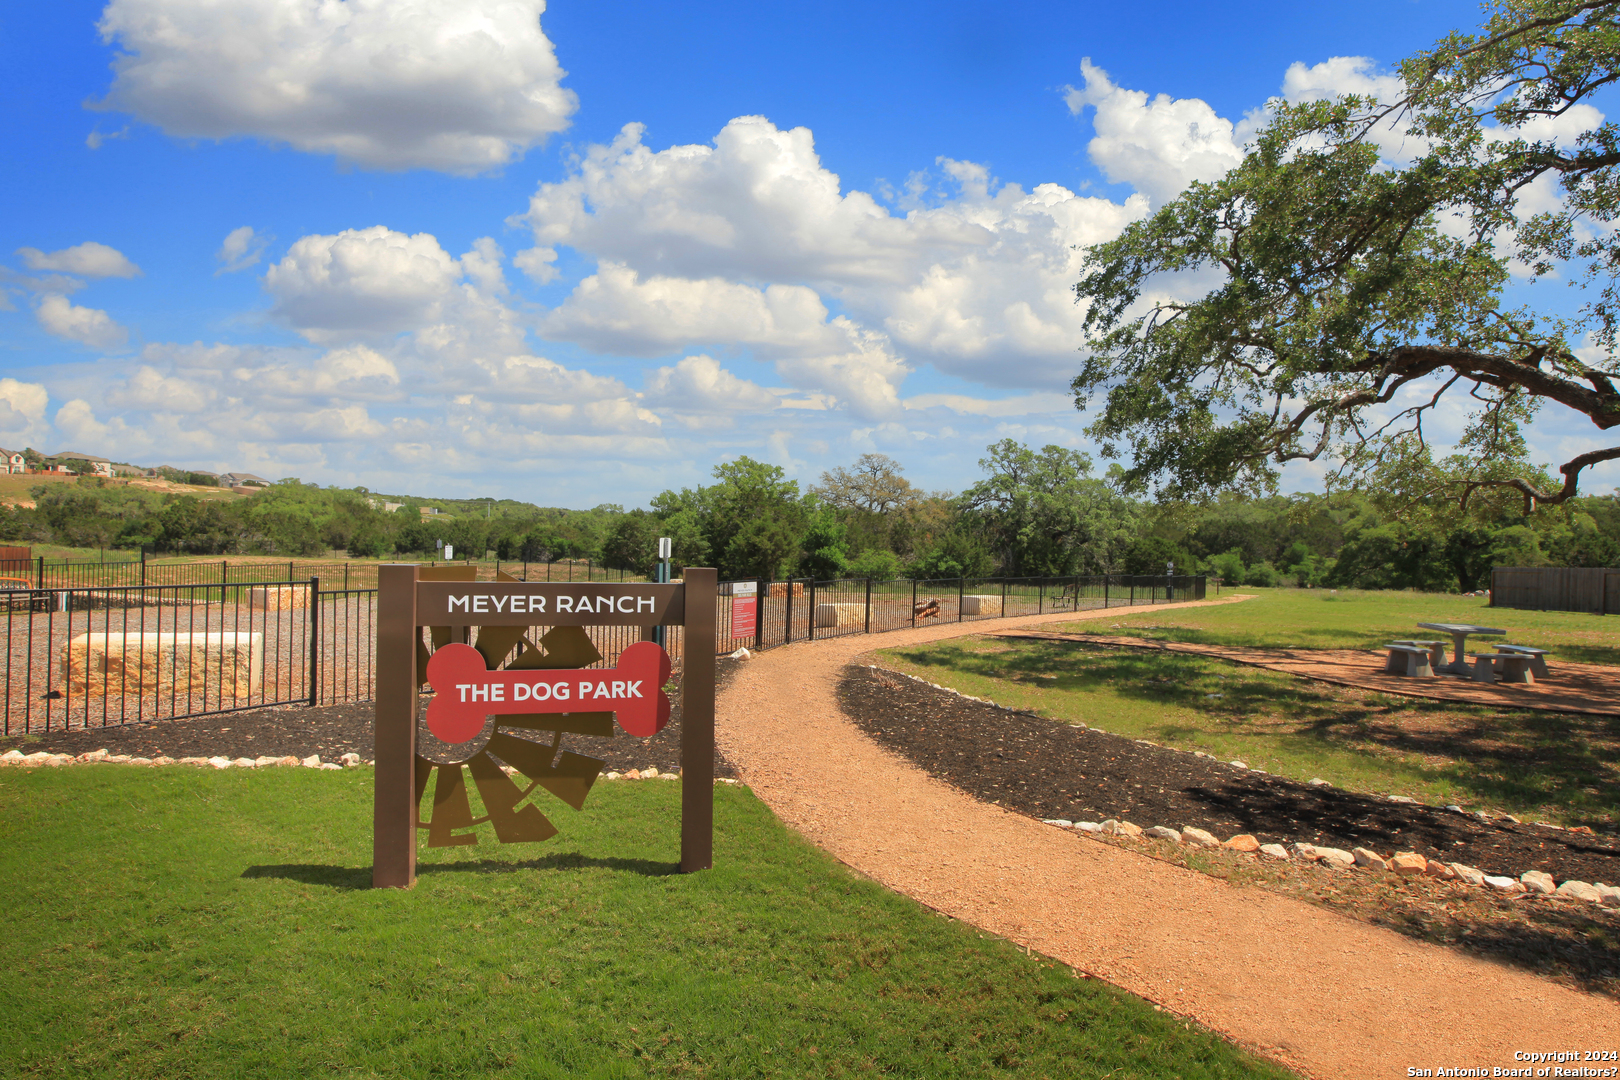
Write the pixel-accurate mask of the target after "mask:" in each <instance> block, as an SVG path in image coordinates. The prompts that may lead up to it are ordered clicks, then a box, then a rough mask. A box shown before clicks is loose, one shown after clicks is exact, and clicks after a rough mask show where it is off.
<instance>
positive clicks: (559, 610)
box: [416, 581, 686, 626]
mask: <svg viewBox="0 0 1620 1080" xmlns="http://www.w3.org/2000/svg"><path fill="white" fill-rule="evenodd" d="M685 589H686V586H685V585H683V584H668V585H662V584H648V585H642V584H636V585H631V584H623V585H610V584H604V583H601V582H591V583H586V582H579V583H577V584H570V583H564V582H507V581H499V582H483V581H480V582H473V581H468V582H459V581H423V582H418V583H417V586H416V604H417V611H416V615H417V618H416V621H417V624H418V625H421V626H445V625H450V626H503V625H505V626H676V625H680V623H681V622H682V621H683V619H684V616H685V612H686V605H685V599H686V595H685Z"/></svg>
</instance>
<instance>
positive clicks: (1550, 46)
mask: <svg viewBox="0 0 1620 1080" xmlns="http://www.w3.org/2000/svg"><path fill="white" fill-rule="evenodd" d="M1488 11H1489V16H1488V21H1487V25H1486V28H1485V31H1484V33H1482V34H1480V35H1477V36H1471V35H1466V34H1454V35H1452V36H1451V37H1449V38H1447V39H1446V40H1445V41H1443V42H1441V43H1440V44H1439V45H1437V46H1436V47H1435V48H1434V49H1433V50H1430V51H1429V52H1426V53H1421V54H1419V55H1417V56H1415V57H1413V58H1411V59H1410V60H1408V61H1406V62H1405V63H1404V64H1403V65H1402V68H1401V71H1402V75H1403V77H1404V80H1405V83H1406V86H1407V87H1408V93H1407V96H1406V97H1405V98H1404V99H1403V100H1402V101H1399V102H1388V103H1386V102H1376V101H1372V100H1369V99H1366V98H1358V97H1347V98H1343V99H1341V100H1339V101H1334V102H1322V101H1311V102H1302V103H1288V102H1283V101H1277V102H1273V103H1272V106H1271V109H1272V112H1271V116H1270V119H1269V121H1268V122H1267V124H1266V126H1265V127H1264V128H1263V129H1262V130H1261V131H1260V132H1259V133H1258V134H1257V135H1256V136H1255V139H1254V141H1253V143H1252V148H1251V149H1250V150H1249V152H1248V153H1247V155H1246V156H1245V158H1244V160H1243V162H1242V163H1241V164H1239V165H1238V166H1237V167H1236V168H1234V169H1233V170H1232V171H1231V172H1230V173H1228V174H1227V175H1226V176H1225V177H1223V178H1222V179H1220V180H1217V181H1215V182H1213V183H1207V184H1206V183H1195V184H1193V185H1192V186H1191V187H1189V188H1188V189H1187V191H1186V192H1184V193H1183V194H1182V195H1181V196H1180V197H1179V198H1177V199H1176V200H1175V201H1173V202H1171V203H1169V204H1168V205H1166V206H1164V207H1162V208H1160V209H1159V210H1158V211H1157V212H1156V213H1154V214H1153V215H1152V216H1151V217H1150V218H1147V219H1145V220H1142V221H1138V222H1136V223H1134V224H1132V225H1131V226H1129V227H1128V228H1126V230H1125V231H1124V232H1123V233H1122V234H1121V235H1120V236H1119V237H1118V238H1117V239H1115V240H1112V241H1109V242H1107V243H1104V244H1100V245H1096V246H1094V247H1092V248H1090V249H1089V250H1088V252H1087V260H1088V261H1087V272H1086V275H1085V277H1084V278H1083V279H1082V280H1081V281H1080V282H1079V284H1078V285H1077V286H1076V292H1077V295H1078V297H1079V299H1080V300H1082V301H1085V302H1089V307H1088V310H1087V314H1086V332H1087V335H1088V337H1089V342H1088V348H1089V355H1088V358H1087V360H1086V362H1085V364H1084V366H1083V368H1082V370H1081V372H1080V374H1079V375H1078V376H1077V377H1076V378H1075V380H1074V384H1073V388H1074V391H1075V394H1076V401H1077V404H1078V405H1079V406H1080V407H1081V408H1086V407H1088V406H1089V405H1090V404H1091V403H1092V402H1093V400H1094V399H1095V398H1098V397H1101V398H1102V403H1103V404H1102V409H1101V411H1100V413H1098V414H1097V415H1096V417H1095V418H1094V419H1093V421H1092V423H1091V425H1090V428H1089V431H1090V432H1091V434H1093V435H1094V436H1095V437H1097V438H1098V439H1100V440H1102V442H1103V444H1104V446H1103V450H1104V454H1105V455H1106V456H1114V455H1116V454H1122V455H1125V456H1128V457H1129V458H1130V462H1131V464H1130V468H1129V469H1128V470H1126V472H1125V473H1124V481H1125V483H1126V485H1127V487H1128V488H1129V489H1130V490H1133V491H1134V490H1144V489H1146V488H1147V487H1149V486H1155V487H1157V488H1158V489H1159V490H1160V491H1161V492H1163V493H1166V494H1168V495H1170V496H1172V497H1177V498H1180V497H1184V496H1199V495H1203V494H1207V493H1210V492H1213V491H1218V490H1221V489H1227V488H1235V489H1241V490H1245V491H1250V492H1253V491H1261V490H1269V489H1271V488H1274V487H1275V483H1276V478H1277V467H1278V466H1280V465H1282V464H1284V463H1286V462H1288V461H1293V460H1299V459H1306V460H1318V459H1321V458H1324V457H1325V458H1328V459H1334V460H1336V461H1337V462H1338V465H1337V466H1336V471H1335V473H1334V474H1333V476H1332V477H1331V478H1330V483H1334V484H1338V483H1347V484H1357V485H1361V486H1363V487H1367V488H1369V489H1372V488H1374V487H1375V486H1376V485H1374V484H1373V483H1372V482H1371V481H1372V478H1373V477H1374V476H1375V475H1378V474H1380V473H1382V474H1384V475H1393V476H1395V477H1396V478H1397V479H1398V480H1399V481H1400V482H1401V483H1402V485H1403V486H1406V487H1408V488H1411V487H1426V488H1428V489H1429V490H1430V491H1431V492H1432V491H1434V490H1438V489H1440V488H1443V489H1444V490H1445V491H1447V492H1448V493H1449V494H1450V495H1451V496H1452V497H1453V498H1460V499H1463V500H1466V499H1467V498H1469V496H1470V495H1471V494H1472V493H1473V492H1476V491H1479V490H1490V489H1507V490H1509V491H1510V492H1513V493H1516V496H1517V497H1519V498H1521V499H1522V500H1523V508H1524V510H1525V511H1526V512H1528V511H1529V510H1530V509H1531V508H1532V506H1533V505H1534V503H1535V502H1536V501H1540V502H1542V503H1560V502H1565V501H1568V500H1569V499H1572V498H1573V497H1574V496H1575V495H1576V493H1577V488H1578V480H1579V476H1580V474H1581V472H1582V470H1584V469H1585V468H1587V467H1589V466H1591V465H1593V464H1595V463H1597V462H1599V461H1604V460H1609V459H1613V458H1616V457H1620V446H1616V447H1608V448H1603V449H1599V450H1593V451H1589V452H1586V453H1582V454H1578V455H1576V456H1574V457H1572V458H1570V460H1568V461H1566V462H1565V463H1564V464H1563V465H1561V466H1560V467H1559V471H1560V472H1561V473H1562V474H1563V479H1562V481H1561V482H1553V481H1552V480H1551V479H1550V478H1549V477H1548V476H1547V474H1546V473H1545V471H1544V470H1541V469H1538V468H1536V467H1535V466H1534V465H1533V463H1531V462H1529V461H1528V460H1527V456H1526V444H1525V440H1524V437H1523V431H1522V428H1523V425H1524V424H1525V423H1526V422H1527V421H1528V420H1530V419H1531V418H1532V417H1533V416H1534V415H1535V413H1536V411H1537V409H1538V407H1539V406H1540V405H1541V404H1542V403H1543V402H1544V401H1547V400H1555V401H1557V402H1559V403H1560V404H1562V405H1565V406H1567V407H1568V408H1570V409H1573V410H1575V411H1577V412H1579V413H1583V414H1585V415H1586V416H1588V417H1589V418H1590V419H1591V420H1592V421H1593V422H1594V424H1596V425H1597V426H1598V427H1599V428H1602V429H1607V428H1612V427H1613V426H1615V425H1616V424H1620V393H1617V391H1616V389H1615V386H1614V384H1613V381H1612V380H1613V379H1614V377H1615V375H1616V373H1617V369H1616V366H1615V362H1614V359H1613V355H1612V354H1613V349H1614V347H1615V344H1616V331H1617V327H1620V297H1617V294H1616V281H1617V280H1620V279H1617V278H1616V273H1617V272H1620V269H1617V268H1620V233H1617V232H1616V231H1615V230H1614V229H1613V228H1612V227H1611V223H1612V222H1614V221H1615V220H1616V218H1617V217H1620V129H1617V128H1616V127H1615V125H1613V124H1610V123H1602V124H1600V125H1599V126H1597V127H1594V128H1591V129H1590V130H1588V131H1586V132H1584V133H1583V134H1581V135H1580V137H1579V138H1578V139H1576V140H1569V139H1567V138H1566V139H1564V140H1562V142H1563V143H1564V144H1565V145H1561V144H1560V140H1558V139H1555V138H1553V137H1552V136H1550V135H1549V134H1547V133H1548V132H1549V131H1550V130H1551V129H1552V125H1551V124H1549V123H1548V121H1549V119H1550V118H1551V117H1554V116H1558V117H1563V118H1564V119H1565V120H1569V119H1573V118H1576V117H1579V116H1580V115H1581V113H1580V112H1579V111H1577V110H1576V109H1575V108H1574V106H1576V105H1577V104H1578V103H1580V102H1582V101H1583V100H1584V99H1586V98H1588V97H1590V96H1591V95H1593V94H1595V93H1597V92H1599V91H1600V90H1601V89H1602V88H1604V87H1605V86H1607V85H1608V84H1609V83H1611V82H1612V81H1613V79H1614V78H1615V74H1616V62H1617V60H1620V6H1617V5H1615V4H1613V3H1592V4H1585V3H1582V4H1577V3H1573V2H1569V0H1501V2H1498V3H1495V4H1493V5H1491V6H1490V8H1488ZM1487 121H1489V122H1492V123H1494V125H1495V127H1494V129H1492V130H1489V131H1487V128H1486V124H1487ZM1388 125H1396V126H1397V129H1398V130H1400V131H1401V132H1402V134H1403V135H1404V143H1403V151H1404V152H1408V153H1411V154H1412V155H1413V157H1412V160H1411V161H1410V162H1409V163H1407V164H1399V163H1396V164H1392V163H1390V162H1388V161H1385V160H1382V159H1381V157H1380V154H1379V151H1378V149H1377V146H1376V145H1375V142H1374V138H1373V136H1374V135H1376V134H1378V133H1381V132H1385V131H1387V126H1388ZM1571 143H1572V144H1573V145H1574V146H1575V147H1576V149H1573V150H1572V149H1569V148H1568V144H1571ZM1538 179H1546V180H1550V181H1553V182H1554V183H1556V184H1557V185H1559V186H1561V188H1562V193H1561V194H1562V200H1563V201H1562V204H1561V205H1560V206H1559V208H1558V209H1556V210H1553V211H1548V212H1542V213H1535V212H1533V211H1534V208H1533V207H1531V208H1527V207H1526V206H1525V205H1524V203H1523V199H1524V197H1525V196H1526V193H1527V192H1530V191H1532V190H1535V191H1539V190H1542V189H1543V188H1544V186H1545V185H1536V186H1534V187H1533V186H1532V185H1535V182H1536V181H1537V180H1538ZM1535 198H1536V199H1537V200H1538V201H1539V200H1541V199H1543V198H1544V196H1541V195H1539V194H1538V195H1536V196H1535ZM1455 226H1461V227H1460V228H1458V227H1455ZM1515 246H1516V247H1517V257H1518V258H1521V259H1524V260H1527V261H1529V262H1531V263H1532V264H1533V266H1534V269H1535V272H1536V273H1538V274H1553V273H1558V274H1559V275H1561V276H1565V277H1567V278H1570V279H1572V280H1575V281H1578V282H1580V283H1581V284H1582V285H1583V286H1585V287H1586V288H1588V289H1589V290H1595V291H1590V292H1589V293H1588V296H1589V300H1588V303H1587V306H1586V307H1585V309H1584V310H1583V312H1582V316H1581V318H1579V319H1576V320H1572V321H1567V320H1564V319H1561V318H1558V317H1555V316H1550V315H1541V314H1537V313H1535V312H1533V311H1527V310H1512V309H1511V308H1509V307H1508V306H1507V304H1506V303H1505V301H1504V297H1503V289H1504V287H1505V285H1506V284H1507V282H1508V273H1507V259H1508V253H1509V251H1510V250H1513V248H1514V247H1515ZM1172 274H1173V275H1182V276H1187V275H1196V274H1216V275H1219V276H1220V278H1221V279H1222V280H1221V282H1220V284H1218V285H1217V286H1216V287H1215V288H1214V289H1213V290H1211V291H1210V292H1209V293H1207V294H1206V295H1204V296H1203V297H1201V298H1197V299H1193V300H1187V301H1182V300H1177V299H1171V300H1155V301H1153V302H1151V303H1149V304H1147V305H1143V304H1142V303H1141V301H1142V299H1143V298H1144V296H1146V295H1150V294H1153V293H1155V292H1157V291H1158V290H1159V289H1160V284H1161V283H1162V279H1163V277H1164V276H1165V275H1172ZM1586 332H1590V333H1591V334H1592V336H1593V338H1594V340H1595V341H1596V343H1597V344H1598V346H1599V348H1600V349H1601V350H1602V352H1603V353H1604V355H1603V356H1601V357H1600V358H1598V359H1595V360H1592V361H1591V362H1588V361H1587V360H1586V359H1583V357H1582V356H1581V355H1578V354H1577V353H1576V351H1575V349H1574V348H1573V346H1572V344H1571V343H1572V342H1573V341H1576V340H1578V339H1579V337H1580V335H1582V334H1583V333H1586ZM1453 402H1455V403H1456V404H1457V405H1465V406H1467V407H1468V408H1470V409H1471V412H1470V414H1469V416H1468V421H1467V424H1466V430H1465V431H1464V433H1463V435H1462V437H1461V439H1460V440H1459V443H1458V451H1459V452H1458V453H1457V454H1456V455H1455V456H1453V457H1451V458H1448V459H1446V460H1445V461H1442V462H1432V461H1430V460H1429V459H1428V451H1427V446H1428V443H1427V440H1426V439H1424V438H1423V424H1424V422H1425V420H1426V418H1427V417H1428V416H1430V415H1431V414H1432V413H1433V412H1434V411H1435V410H1436V409H1441V408H1450V407H1453V405H1452V403H1453ZM1390 403H1394V404H1393V405H1390ZM1386 405H1390V409H1389V410H1388V411H1386V409H1385V406H1386ZM1392 465H1399V466H1400V467H1399V468H1390V466H1392Z"/></svg>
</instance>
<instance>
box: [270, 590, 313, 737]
mask: <svg viewBox="0 0 1620 1080" xmlns="http://www.w3.org/2000/svg"><path fill="white" fill-rule="evenodd" d="M267 591H268V590H267ZM320 689H321V579H320V578H319V577H311V578H310V579H309V703H310V706H311V707H313V706H315V705H319V704H320V701H321V695H320Z"/></svg>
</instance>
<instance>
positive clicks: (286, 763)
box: [276, 754, 298, 768]
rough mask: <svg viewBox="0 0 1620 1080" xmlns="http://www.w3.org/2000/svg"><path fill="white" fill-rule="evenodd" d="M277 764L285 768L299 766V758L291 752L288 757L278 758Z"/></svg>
mask: <svg viewBox="0 0 1620 1080" xmlns="http://www.w3.org/2000/svg"><path fill="white" fill-rule="evenodd" d="M276 764H277V765H280V766H282V767H283V768H292V767H295V766H297V764H298V759H297V758H295V757H293V756H292V755H291V754H288V755H287V756H286V757H278V758H276Z"/></svg>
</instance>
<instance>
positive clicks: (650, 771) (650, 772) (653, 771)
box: [641, 765, 658, 780]
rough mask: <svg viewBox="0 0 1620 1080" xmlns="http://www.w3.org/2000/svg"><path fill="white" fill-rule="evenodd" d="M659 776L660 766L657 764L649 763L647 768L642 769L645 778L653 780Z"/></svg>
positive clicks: (642, 775)
mask: <svg viewBox="0 0 1620 1080" xmlns="http://www.w3.org/2000/svg"><path fill="white" fill-rule="evenodd" d="M657 776H658V766H656V765H649V766H647V767H646V768H645V769H642V770H641V778H642V779H643V780H653V779H656V778H657Z"/></svg>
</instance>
